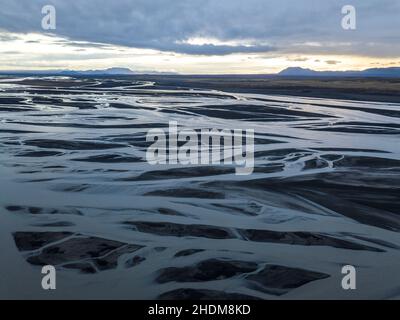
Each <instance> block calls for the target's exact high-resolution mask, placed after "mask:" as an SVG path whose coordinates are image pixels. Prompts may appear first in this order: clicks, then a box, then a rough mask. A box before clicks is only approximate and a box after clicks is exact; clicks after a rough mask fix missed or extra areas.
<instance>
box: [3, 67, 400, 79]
mask: <svg viewBox="0 0 400 320" xmlns="http://www.w3.org/2000/svg"><path fill="white" fill-rule="evenodd" d="M140 74H148V75H151V74H153V75H176V74H177V73H173V72H156V71H149V72H134V71H132V70H131V69H129V68H108V69H104V70H84V71H77V70H20V71H0V75H42V76H44V75H54V76H72V77H73V76H126V75H140ZM217 76H218V75H217ZM224 76H229V75H224ZM235 76H238V75H235ZM248 76H255V77H260V76H261V77H263V76H269V77H270V76H281V77H360V78H364V77H387V78H400V67H393V68H372V69H366V70H363V71H315V70H311V69H305V68H300V67H290V68H286V69H285V70H282V71H281V72H279V73H277V74H269V75H268V74H266V75H248Z"/></svg>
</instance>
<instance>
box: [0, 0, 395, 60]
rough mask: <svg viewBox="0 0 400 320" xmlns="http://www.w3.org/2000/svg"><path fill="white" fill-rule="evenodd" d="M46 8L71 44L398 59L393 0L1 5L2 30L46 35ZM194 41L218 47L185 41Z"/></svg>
mask: <svg viewBox="0 0 400 320" xmlns="http://www.w3.org/2000/svg"><path fill="white" fill-rule="evenodd" d="M47 4H52V5H54V6H55V7H56V9H57V29H56V30H54V34H57V35H59V36H63V37H67V38H69V39H71V41H78V40H80V41H89V42H95V43H105V44H113V45H122V46H129V47H137V48H149V49H157V50H161V51H172V52H178V53H186V54H193V55H225V54H230V53H238V52H244V53H259V52H269V51H272V50H277V51H283V52H294V53H303V52H304V53H325V51H326V47H325V46H324V44H325V43H329V44H332V45H331V46H330V47H329V52H330V54H332V53H336V54H342V53H343V54H358V55H374V56H379V55H382V56H398V55H399V54H400V45H399V43H400V32H399V30H400V19H399V17H400V1H398V0H324V1H320V0H300V1H293V0H247V1H243V0H117V1H109V0H85V1H68V0H18V1H15V0H2V1H1V11H0V29H3V30H7V31H11V32H21V33H26V32H44V31H43V30H42V29H41V18H42V14H41V8H42V6H44V5H47ZM345 4H352V5H354V6H355V7H356V9H357V30H354V31H344V30H343V29H342V28H341V23H340V21H341V17H342V14H341V8H342V6H343V5H345ZM196 37H202V38H216V39H219V40H220V41H222V42H223V44H221V45H219V44H208V43H206V44H204V45H199V44H188V43H185V41H186V40H188V39H190V38H196ZM249 40H251V45H246V44H245V42H246V41H249ZM0 41H1V39H0ZM225 42H229V43H231V42H234V43H235V45H233V44H232V45H231V44H225ZM315 43H319V44H322V46H318V45H317V46H316V45H314V44H315Z"/></svg>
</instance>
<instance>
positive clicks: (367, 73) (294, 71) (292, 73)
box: [278, 67, 400, 78]
mask: <svg viewBox="0 0 400 320" xmlns="http://www.w3.org/2000/svg"><path fill="white" fill-rule="evenodd" d="M278 75H279V76H285V77H388V78H398V77H400V67H393V68H372V69H366V70H363V71H315V70H311V69H304V68H299V67H291V68H286V69H285V70H282V71H281V72H279V73H278Z"/></svg>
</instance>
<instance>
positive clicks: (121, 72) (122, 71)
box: [0, 68, 174, 76]
mask: <svg viewBox="0 0 400 320" xmlns="http://www.w3.org/2000/svg"><path fill="white" fill-rule="evenodd" d="M137 74H174V73H170V72H153V71H149V72H134V71H132V70H131V69H129V68H108V69H103V70H82V71H79V70H18V71H1V70H0V75H54V76H126V75H137Z"/></svg>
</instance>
